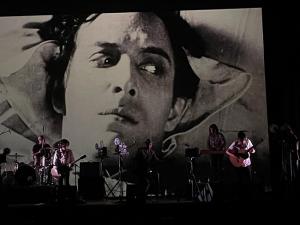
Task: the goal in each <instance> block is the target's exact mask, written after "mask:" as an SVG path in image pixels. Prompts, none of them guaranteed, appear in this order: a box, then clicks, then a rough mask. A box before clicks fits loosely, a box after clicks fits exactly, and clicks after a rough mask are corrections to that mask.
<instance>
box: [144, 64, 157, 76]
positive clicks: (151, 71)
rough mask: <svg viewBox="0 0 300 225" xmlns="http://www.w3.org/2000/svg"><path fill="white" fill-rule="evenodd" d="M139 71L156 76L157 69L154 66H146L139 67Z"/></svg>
mask: <svg viewBox="0 0 300 225" xmlns="http://www.w3.org/2000/svg"><path fill="white" fill-rule="evenodd" d="M140 69H141V70H143V71H146V72H148V73H152V74H157V72H158V69H157V67H156V66H155V65H151V64H146V65H141V66H140Z"/></svg>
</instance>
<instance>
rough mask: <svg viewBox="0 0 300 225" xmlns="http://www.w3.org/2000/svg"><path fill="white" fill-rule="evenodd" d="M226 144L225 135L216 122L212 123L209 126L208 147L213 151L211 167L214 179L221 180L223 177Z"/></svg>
mask: <svg viewBox="0 0 300 225" xmlns="http://www.w3.org/2000/svg"><path fill="white" fill-rule="evenodd" d="M225 146H226V141H225V138H224V135H223V134H222V133H221V132H220V131H219V128H218V127H217V125H216V124H211V125H210V126H209V135H208V139H207V147H208V149H209V150H210V151H211V155H210V157H211V168H212V174H213V180H214V181H220V179H221V178H222V170H223V157H224V153H225Z"/></svg>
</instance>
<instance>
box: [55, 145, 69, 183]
mask: <svg viewBox="0 0 300 225" xmlns="http://www.w3.org/2000/svg"><path fill="white" fill-rule="evenodd" d="M69 145H70V142H69V141H68V140H67V139H62V140H61V141H60V145H59V149H57V150H56V151H55V153H54V157H53V169H52V171H56V177H57V178H58V185H59V186H62V185H63V184H65V185H66V186H69V185H70V183H69V178H70V170H71V167H72V162H74V156H73V151H72V150H71V149H69ZM53 175H54V174H52V176H53Z"/></svg>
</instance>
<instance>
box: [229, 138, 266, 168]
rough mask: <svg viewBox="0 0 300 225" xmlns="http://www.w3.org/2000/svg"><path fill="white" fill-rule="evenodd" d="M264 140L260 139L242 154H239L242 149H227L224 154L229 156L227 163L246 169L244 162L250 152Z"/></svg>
mask: <svg viewBox="0 0 300 225" xmlns="http://www.w3.org/2000/svg"><path fill="white" fill-rule="evenodd" d="M263 141H264V139H261V140H260V141H259V142H257V143H256V144H255V145H253V146H252V147H251V148H249V149H247V150H246V151H245V152H244V153H239V151H241V150H243V149H235V151H233V150H231V149H227V151H226V154H227V155H228V156H229V161H230V163H231V164H232V165H233V166H234V167H246V164H245V160H246V159H248V158H250V152H251V151H252V150H253V149H254V148H256V146H258V145H259V144H261V143H262V142H263Z"/></svg>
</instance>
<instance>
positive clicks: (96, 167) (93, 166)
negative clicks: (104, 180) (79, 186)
mask: <svg viewBox="0 0 300 225" xmlns="http://www.w3.org/2000/svg"><path fill="white" fill-rule="evenodd" d="M79 176H80V178H99V177H100V163H99V162H81V163H80V173H79Z"/></svg>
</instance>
